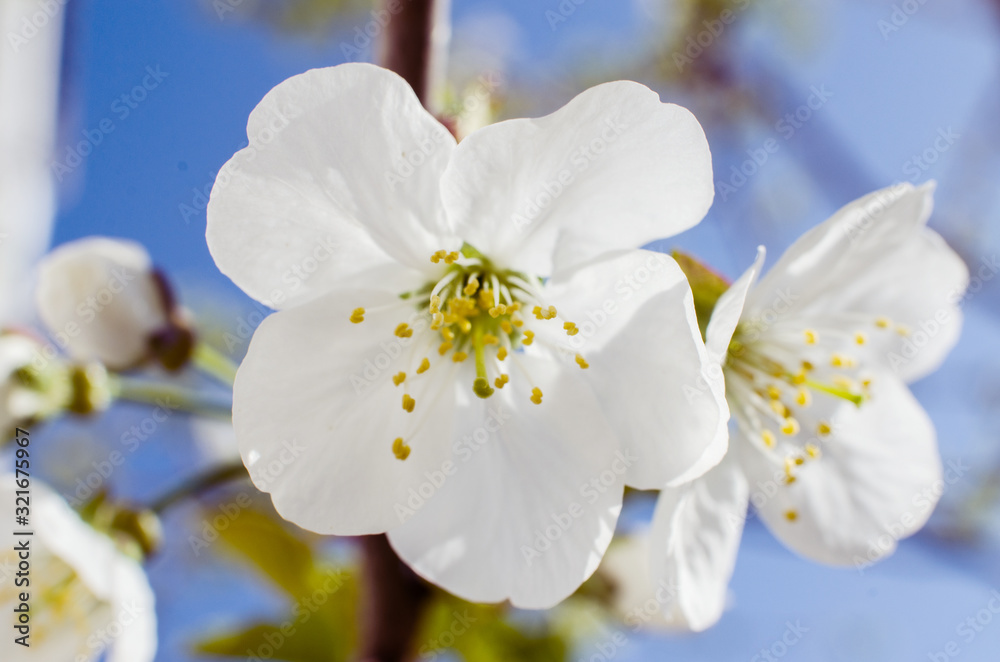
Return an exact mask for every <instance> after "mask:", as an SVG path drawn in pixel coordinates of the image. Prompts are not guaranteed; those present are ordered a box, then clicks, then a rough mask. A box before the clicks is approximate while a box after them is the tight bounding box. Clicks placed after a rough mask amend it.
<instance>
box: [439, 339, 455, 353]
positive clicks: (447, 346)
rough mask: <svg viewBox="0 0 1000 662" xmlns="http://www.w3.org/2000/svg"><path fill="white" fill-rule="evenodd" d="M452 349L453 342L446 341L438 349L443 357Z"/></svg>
mask: <svg viewBox="0 0 1000 662" xmlns="http://www.w3.org/2000/svg"><path fill="white" fill-rule="evenodd" d="M451 347H452V344H451V341H450V340H445V341H444V342H443V343H441V346H440V347H438V354H440V355H441V356H444V355H445V353H446V352H447V351H448V350H449V349H451Z"/></svg>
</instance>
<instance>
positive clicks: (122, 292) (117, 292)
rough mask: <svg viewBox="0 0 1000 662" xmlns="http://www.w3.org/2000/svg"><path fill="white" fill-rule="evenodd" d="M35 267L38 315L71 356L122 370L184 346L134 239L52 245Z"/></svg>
mask: <svg viewBox="0 0 1000 662" xmlns="http://www.w3.org/2000/svg"><path fill="white" fill-rule="evenodd" d="M38 268H39V282H38V289H37V296H36V302H37V306H38V312H39V315H40V316H41V318H42V321H43V322H44V323H45V325H46V326H47V327H48V329H49V332H50V333H51V334H52V335H53V336H54V339H55V341H56V342H57V343H58V344H59V345H60V346H61V347H64V348H65V350H66V351H67V353H68V354H69V355H70V356H71V357H72V358H74V359H76V360H80V361H92V360H97V361H100V362H102V363H104V364H105V365H106V366H108V367H109V368H111V369H114V370H125V369H128V368H132V367H135V366H137V365H138V364H140V363H142V362H144V361H146V360H147V359H149V358H151V357H153V356H154V355H156V356H160V357H165V356H168V355H171V354H172V353H174V351H173V350H176V349H177V346H178V345H183V346H184V347H182V348H181V352H180V353H181V354H184V352H185V351H189V349H190V340H191V338H190V335H189V334H188V332H187V331H186V329H184V328H182V325H179V324H178V323H177V321H176V318H177V309H176V306H175V303H174V301H173V296H172V294H171V292H170V288H169V287H168V286H167V284H166V283H165V281H164V280H163V279H162V278H161V277H160V276H159V274H158V273H157V272H156V271H155V270H154V268H153V264H152V261H151V260H150V257H149V254H148V253H147V252H146V249H145V248H143V247H142V246H141V245H139V244H137V243H135V242H132V241H126V240H122V239H110V238H106V237H88V238H86V239H80V240H77V241H72V242H69V243H67V244H63V245H62V246H59V247H58V248H56V249H55V250H53V251H52V252H51V253H49V254H48V255H46V256H45V257H44V258H43V259H42V261H41V263H40V264H39V267H38ZM166 362H167V363H171V362H173V363H178V362H179V363H182V362H183V361H182V360H181V361H172V360H171V359H167V361H166ZM168 367H178V366H176V365H170V366H168Z"/></svg>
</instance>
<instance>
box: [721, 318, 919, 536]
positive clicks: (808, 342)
mask: <svg viewBox="0 0 1000 662" xmlns="http://www.w3.org/2000/svg"><path fill="white" fill-rule="evenodd" d="M860 322H861V324H860V325H859V326H860V327H861V328H860V329H859V330H855V331H853V332H850V331H845V330H844V329H843V326H842V325H837V326H830V327H829V328H817V327H803V328H798V329H792V330H788V329H787V325H783V327H784V328H777V327H773V328H770V329H768V330H767V332H766V333H760V332H756V331H753V330H752V329H750V328H746V327H745V326H744V325H743V324H741V325H740V326H739V327H737V329H736V332H735V333H734V335H733V339H732V341H731V342H730V345H729V350H728V353H727V356H726V361H725V365H724V372H725V376H726V392H727V397H728V399H729V401H730V404H731V405H732V407H731V409H732V412H733V417H734V419H735V420H736V423H737V425H738V426H739V427H740V429H741V431H742V432H743V433H744V435H745V436H746V437H747V438H748V439H750V440H751V441H752V442H755V443H758V444H760V445H761V446H763V448H765V449H766V450H768V451H770V452H773V453H775V454H778V456H779V457H780V458H781V460H782V462H783V464H784V474H785V483H786V484H788V485H791V484H792V483H794V482H795V481H796V480H797V474H798V469H799V467H801V466H803V465H805V464H806V463H807V462H809V461H811V460H815V459H818V458H819V457H820V455H821V452H820V446H821V445H822V444H823V443H826V439H827V438H828V437H829V436H830V434H831V433H832V431H833V429H834V425H835V421H834V420H832V419H830V418H829V417H827V418H824V416H823V414H824V412H832V411H833V409H832V407H830V405H832V404H834V401H833V400H831V398H832V399H839V400H846V401H848V402H851V403H853V404H854V405H856V406H858V407H861V406H863V405H864V403H865V402H866V401H867V400H868V398H869V395H870V387H871V383H872V380H871V377H870V376H868V375H866V374H865V372H864V369H863V366H861V365H860V361H859V360H858V359H857V358H856V357H855V353H856V352H860V351H861V350H862V349H863V348H864V346H865V345H867V344H868V343H869V333H891V332H893V328H895V332H896V333H899V334H900V335H906V333H907V330H906V329H905V328H904V327H901V326H896V327H893V324H892V323H891V321H889V320H888V319H887V318H885V317H878V318H873V319H867V318H866V319H864V320H860ZM864 327H868V330H865V329H864ZM810 408H813V409H817V408H818V409H819V410H820V411H818V412H817V411H814V412H813V413H812V415H808V414H807V410H809V409H810ZM805 420H811V421H813V425H814V428H813V429H808V430H804V429H803V428H802V425H801V423H800V421H805ZM786 515H787V518H788V520H789V521H796V519H797V518H798V514H797V513H796V512H795V511H789V512H788V513H786Z"/></svg>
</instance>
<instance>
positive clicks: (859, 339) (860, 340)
mask: <svg viewBox="0 0 1000 662" xmlns="http://www.w3.org/2000/svg"><path fill="white" fill-rule="evenodd" d="M854 342H855V343H857V344H859V345H864V344H865V343H866V342H868V336H866V335H865V334H863V333H855V334H854Z"/></svg>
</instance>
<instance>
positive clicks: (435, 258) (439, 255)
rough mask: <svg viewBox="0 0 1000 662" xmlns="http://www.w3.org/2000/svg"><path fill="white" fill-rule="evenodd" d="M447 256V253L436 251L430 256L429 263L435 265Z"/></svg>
mask: <svg viewBox="0 0 1000 662" xmlns="http://www.w3.org/2000/svg"><path fill="white" fill-rule="evenodd" d="M447 256H448V253H447V251H437V252H435V253H434V255H431V262H433V263H434V264H437V263H438V262H440V261H441V260H443V259H445V258H446V257H447Z"/></svg>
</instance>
